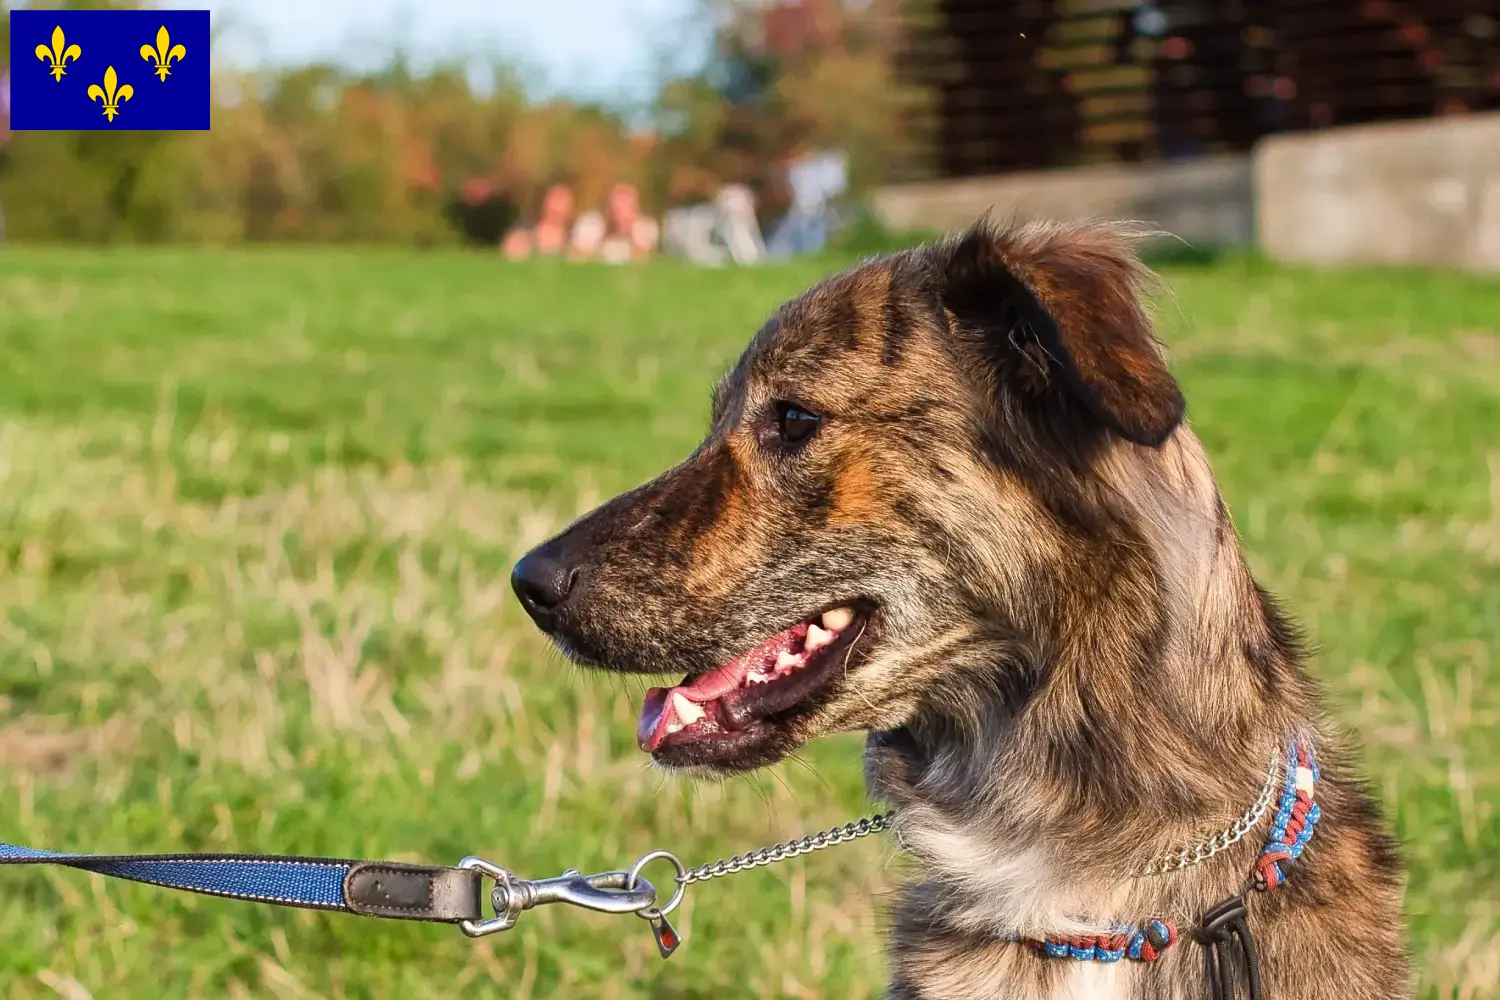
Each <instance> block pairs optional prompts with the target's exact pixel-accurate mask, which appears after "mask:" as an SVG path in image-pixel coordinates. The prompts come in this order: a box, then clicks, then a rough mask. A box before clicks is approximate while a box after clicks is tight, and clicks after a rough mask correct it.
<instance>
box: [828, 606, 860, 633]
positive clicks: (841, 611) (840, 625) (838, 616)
mask: <svg viewBox="0 0 1500 1000" xmlns="http://www.w3.org/2000/svg"><path fill="white" fill-rule="evenodd" d="M852 621H854V609H853V608H834V609H833V610H832V611H825V612H823V627H824V628H826V629H827V630H828V631H830V632H842V631H843V630H844V629H846V628H848V627H849V623H850V622H852Z"/></svg>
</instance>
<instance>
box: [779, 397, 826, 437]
mask: <svg viewBox="0 0 1500 1000" xmlns="http://www.w3.org/2000/svg"><path fill="white" fill-rule="evenodd" d="M822 419H823V418H822V417H819V416H818V415H817V414H816V413H809V412H808V411H807V410H804V409H803V408H802V407H800V406H798V405H796V404H795V403H777V404H776V433H777V434H778V435H779V436H780V437H781V440H783V441H785V442H787V443H788V444H795V443H797V442H798V441H805V440H807V439H808V438H809V437H812V434H813V432H814V431H816V430H817V429H818V424H819V423H821V422H822Z"/></svg>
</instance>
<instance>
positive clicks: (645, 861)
mask: <svg viewBox="0 0 1500 1000" xmlns="http://www.w3.org/2000/svg"><path fill="white" fill-rule="evenodd" d="M659 859H665V860H667V861H670V862H672V867H673V868H676V869H677V874H676V876H675V877H674V878H673V881H674V882H676V883H677V891H676V892H674V893H672V898H671V899H669V900H667V905H666V906H660V907H658V906H648V907H646V908H645V909H644V910H637V911H636V913H635V915H636V916H638V917H641V918H643V919H645V920H655V919H657V918H658V917H665V916H666V915H667V914H668V913H671V912H672V911H673V910H675V909H677V904H678V903H680V902H682V895H683V893H685V892H687V882H685V881H683V880H684V879H685V878H686V877H687V866H686V865H684V864H683V863H682V861H681V860H680V859H679V858H678V857H677V855H675V854H673V853H672V852H671V851H648V852H647V853H645V854H642V855H641V856H640V858H639V859H637V860H636V863H635V864H633V865H631V866H630V871H628V872H626V878H625V888H626V889H627V890H629V889H634V888H635V880H636V879H637V878H639V877H640V874H641V869H642V868H645V867H646V866H647V865H649V864H650V863H651V862H653V861H656V860H659Z"/></svg>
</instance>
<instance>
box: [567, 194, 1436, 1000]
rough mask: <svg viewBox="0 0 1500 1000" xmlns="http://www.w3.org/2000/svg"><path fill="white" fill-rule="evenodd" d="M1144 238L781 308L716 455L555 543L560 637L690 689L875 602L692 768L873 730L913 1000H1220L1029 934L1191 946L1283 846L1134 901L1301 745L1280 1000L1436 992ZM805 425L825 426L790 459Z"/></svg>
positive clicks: (1094, 239)
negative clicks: (1226, 473)
mask: <svg viewBox="0 0 1500 1000" xmlns="http://www.w3.org/2000/svg"><path fill="white" fill-rule="evenodd" d="M1132 235H1133V233H1132V232H1130V231H1129V230H1127V229H1124V228H1122V227H1118V226H1104V225H1071V226H1059V225H1035V224H1034V225H1028V226H1025V227H1019V228H1015V227H1011V228H1002V227H997V226H994V225H992V224H990V223H989V222H988V221H987V220H982V221H981V222H980V223H979V224H978V225H976V226H975V227H974V228H973V229H971V230H970V231H968V232H967V233H965V234H963V235H962V236H959V237H956V238H951V239H949V240H946V241H944V242H941V243H939V244H937V245H935V246H930V247H923V248H918V249H914V250H910V251H907V252H904V253H898V254H894V255H891V256H886V257H881V258H877V259H874V260H870V261H868V262H866V263H864V264H861V265H859V266H858V267H855V268H853V269H851V270H849V271H846V272H843V273H841V274H837V275H835V276H833V277H831V278H829V279H827V280H826V281H824V282H822V283H821V284H819V285H818V286H816V287H815V288H813V289H812V290H811V291H809V292H807V293H806V294H804V295H803V296H801V297H800V298H797V299H794V300H793V301H791V302H788V303H787V304H785V305H784V306H782V307H781V308H780V309H779V310H778V311H777V312H776V313H775V315H773V316H772V317H771V319H770V320H769V322H767V323H766V324H765V325H764V326H763V327H762V328H761V330H760V331H759V332H758V333H757V334H756V335H755V337H754V339H753V340H752V341H751V343H750V345H749V347H748V348H747V349H746V351H745V352H744V354H743V356H742V357H741V358H740V360H739V362H738V364H736V365H735V367H734V369H733V370H732V371H731V372H730V374H729V375H728V376H727V377H726V378H725V379H724V380H723V381H722V382H721V383H720V385H719V386H718V387H717V389H716V390H715V393H714V397H713V422H712V429H711V431H710V433H709V435H708V437H707V439H706V440H705V441H704V442H703V444H702V445H701V446H700V447H699V448H698V449H697V451H695V452H694V453H693V454H692V456H690V457H689V458H688V459H687V460H686V461H684V462H683V463H682V464H681V465H678V466H677V467H676V468H674V469H672V470H670V471H668V472H667V473H665V474H664V475H662V476H661V477H659V478H658V479H656V480H654V481H653V482H650V483H648V484H646V485H644V486H642V487H640V488H638V489H636V490H634V491H632V492H630V493H627V494H625V495H623V496H620V497H617V498H615V499H614V500H611V501H610V502H608V503H606V504H605V505H603V506H602V507H600V508H599V509H598V510H596V511H594V512H593V513H591V514H589V515H587V516H586V517H584V518H582V519H581V520H580V521H578V522H577V523H575V524H574V525H572V526H571V527H570V528H568V529H567V531H565V532H564V533H563V534H562V535H560V536H559V537H558V538H556V539H554V540H552V541H550V542H548V543H547V544H546V546H545V548H546V551H547V552H549V553H550V554H551V556H552V557H553V558H555V559H561V560H563V561H564V562H566V563H567V565H568V566H569V567H571V568H572V570H575V571H576V572H577V576H576V579H575V583H574V586H573V589H572V591H571V593H570V594H569V596H568V598H567V601H566V602H565V603H564V604H563V605H562V606H560V607H559V608H558V609H557V610H556V614H555V617H554V618H553V619H552V620H550V621H549V622H548V626H547V627H548V629H549V631H551V632H552V634H553V635H554V637H555V638H556V640H557V641H558V643H559V645H560V646H561V647H562V648H563V649H564V650H565V651H567V652H568V653H569V654H570V655H572V656H573V657H575V658H576V659H578V660H580V661H582V662H585V663H589V664H593V665H598V666H603V667H607V668H610V669H614V670H622V671H634V672H642V673H660V672H662V671H664V670H671V671H673V672H686V673H697V672H700V671H705V670H708V669H711V668H712V667H714V666H715V665H717V664H719V663H720V662H723V661H724V660H726V659H728V658H730V657H731V656H732V655H734V654H735V653H737V652H739V651H740V650H743V649H745V648H748V647H750V646H752V645H754V644H755V643H756V642H758V641H759V640H760V639H762V638H763V637H765V636H766V635H769V634H772V633H775V632H777V631H779V630H780V629H782V628H785V627H787V626H789V625H791V624H793V623H795V622H797V621H800V620H803V619H805V618H807V617H809V616H810V615H814V614H816V613H817V612H819V611H820V610H822V609H825V608H828V607H832V606H835V605H837V604H841V603H847V602H848V601H850V600H851V599H856V598H857V599H861V600H864V601H868V602H870V604H871V606H873V607H874V608H876V609H877V611H876V613H875V615H874V616H873V618H872V619H871V623H870V626H869V628H868V631H867V633H866V634H865V635H862V636H861V637H860V639H859V640H858V641H857V642H856V643H855V645H854V647H853V653H852V655H851V656H850V660H849V666H848V669H847V670H846V671H845V673H844V674H843V676H841V677H839V678H837V679H836V680H835V682H834V683H832V684H831V685H830V686H829V687H827V688H826V689H824V690H823V691H821V692H820V693H819V694H818V695H817V696H815V697H814V699H813V700H812V701H810V702H809V703H807V704H806V705H805V706H803V707H802V708H800V709H799V710H797V711H795V712H793V713H789V714H788V716H787V717H784V718H782V719H781V720H779V721H780V723H781V724H780V725H779V726H778V727H777V728H776V730H775V732H774V733H772V734H770V735H769V736H767V735H756V736H753V737H748V738H746V739H744V740H742V741H740V742H738V743H736V744H733V745H730V746H725V745H723V744H719V745H716V746H714V747H711V748H696V747H695V748H691V749H686V750H678V751H675V752H674V753H672V754H670V755H667V756H666V759H664V761H663V763H665V764H666V765H668V766H671V767H674V768H679V769H686V770H697V771H700V772H717V773H724V772H731V771H738V770H746V769H749V768H752V767H758V766H761V765H765V764H769V763H771V762H773V761H775V760H778V759H780V758H782V757H784V756H785V755H786V754H788V753H789V752H791V751H793V750H794V749H796V748H797V747H798V746H800V745H802V744H803V743H805V742H806V741H808V740H811V739H813V738H815V737H818V736H820V735H824V734H828V733H833V732H837V731H843V730H866V731H868V732H869V734H870V735H869V737H868V743H867V755H866V775H867V781H868V785H869V789H870V791H871V793H872V794H873V795H874V796H875V797H877V798H879V799H881V800H884V801H885V802H887V803H889V805H890V806H891V807H892V808H893V809H894V810H895V812H896V816H897V827H898V832H899V836H900V840H901V843H902V844H903V845H904V847H905V848H906V849H907V850H908V851H909V852H910V854H911V856H912V857H913V859H914V860H915V862H916V865H917V868H918V872H919V877H918V878H917V879H916V880H915V881H914V882H913V883H912V884H910V885H908V886H907V887H906V888H905V889H904V890H903V891H902V893H901V895H900V898H899V900H898V901H897V903H896V904H895V906H894V912H893V921H892V927H891V931H890V960H891V966H892V968H891V974H892V980H893V981H892V984H891V986H890V990H889V994H888V996H889V997H890V998H893V1000H896V998H899V1000H939V998H944V1000H947V998H952V1000H968V998H975V1000H977V998H980V997H984V998H1033V997H1035V998H1043V997H1046V998H1054V997H1121V998H1124V997H1129V998H1139V1000H1146V998H1151V1000H1155V998H1169V997H1171V998H1177V997H1182V998H1191V1000H1198V998H1204V997H1206V996H1207V995H1208V992H1207V985H1206V979H1205V974H1204V963H1203V958H1202V955H1201V953H1200V951H1199V949H1198V948H1197V947H1196V946H1195V945H1193V944H1192V942H1191V941H1190V940H1183V941H1182V942H1181V943H1179V944H1178V946H1177V947H1175V948H1173V949H1172V950H1171V951H1169V952H1168V953H1167V954H1166V955H1165V956H1164V957H1163V958H1161V959H1160V960H1159V961H1157V962H1155V963H1153V964H1151V965H1142V964H1140V963H1132V962H1120V963H1116V964H1113V965H1100V964H1097V963H1083V962H1077V961H1072V960H1059V959H1049V958H1045V957H1041V956H1039V955H1037V954H1035V953H1034V952H1032V951H1030V950H1029V949H1027V948H1025V947H1023V946H1020V945H1016V944H1012V943H1007V942H1005V941H1004V940H1003V938H1004V937H1005V936H1006V935H1008V934H1011V933H1014V932H1018V931H1019V932H1021V933H1023V934H1030V935H1044V934H1047V933H1049V932H1058V931H1066V930H1068V929H1070V928H1072V927H1074V926H1075V925H1074V924H1072V923H1071V922H1070V921H1072V920H1073V919H1074V918H1076V917H1077V916H1078V915H1087V916H1094V917H1100V918H1105V919H1119V918H1124V919H1131V920H1138V919H1140V918H1143V917H1145V916H1151V915H1162V916H1170V917H1174V918H1176V919H1178V920H1179V921H1180V922H1181V923H1183V924H1191V922H1192V921H1193V920H1194V919H1195V918H1196V917H1197V916H1198V915H1199V914H1201V913H1203V912H1204V911H1205V910H1206V909H1208V908H1209V907H1211V906H1213V905H1214V904H1216V903H1218V902H1220V901H1222V900H1223V899H1225V898H1226V897H1228V896H1230V895H1231V894H1233V893H1235V892H1237V891H1239V890H1240V889H1241V888H1242V887H1243V885H1244V881H1245V878H1246V875H1247V873H1248V872H1249V871H1250V868H1251V864H1252V861H1253V860H1254V857H1255V855H1256V853H1257V851H1258V849H1259V847H1260V844H1261V843H1262V842H1263V840H1264V837H1265V834H1266V829H1267V826H1268V823H1269V821H1268V820H1263V821H1262V822H1261V824H1260V825H1259V826H1258V827H1257V828H1256V829H1255V830H1254V831H1252V832H1251V834H1250V835H1249V836H1247V837H1246V838H1245V839H1244V840H1242V841H1241V842H1240V843H1239V844H1237V845H1236V846H1234V847H1233V848H1231V849H1230V850H1228V851H1225V852H1224V853H1223V854H1221V855H1219V856H1218V857H1215V858H1213V859H1212V860H1210V861H1208V862H1206V863H1204V864H1200V865H1197V866H1194V867H1190V868H1187V869H1185V870H1182V871H1179V872H1175V873H1170V874H1164V875H1157V876H1153V877H1134V876H1132V874H1131V873H1132V872H1133V871H1134V870H1136V869H1138V868H1139V867H1140V866H1141V865H1142V864H1144V863H1145V862H1146V861H1148V860H1149V859H1151V858H1152V857H1154V856H1157V855H1159V854H1161V853H1163V852H1165V851H1167V850H1169V849H1171V848H1173V847H1175V846H1177V845H1179V844H1182V843H1185V842H1192V841H1194V840H1195V839H1198V838H1202V837H1205V836H1207V835H1210V834H1212V833H1214V832H1216V831H1218V830H1220V829H1222V828H1224V827H1226V826H1228V825H1229V824H1230V823H1231V822H1232V821H1233V820H1234V819H1235V818H1236V817H1237V816H1238V815H1239V814H1240V813H1241V812H1243V811H1244V809H1245V808H1246V806H1247V805H1248V804H1249V803H1251V802H1252V801H1254V799H1255V798H1256V796H1257V794H1258V793H1259V790H1260V788H1261V786H1262V784H1263V782H1264V777H1265V772H1266V762H1267V758H1268V754H1269V753H1270V752H1271V750H1272V747H1273V746H1278V745H1281V743H1282V741H1283V740H1284V739H1285V738H1287V737H1288V736H1294V735H1303V736H1308V737H1310V738H1311V740H1312V742H1313V743H1314V744H1315V745H1316V748H1317V752H1318V755H1319V759H1320V764H1321V768H1322V780H1321V782H1320V783H1319V785H1318V787H1317V798H1318V800H1319V802H1320V803H1321V804H1322V809H1323V819H1322V822H1321V823H1320V824H1319V825H1318V827H1317V835H1316V836H1315V837H1314V838H1313V840H1312V842H1311V844H1310V846H1309V847H1308V848H1307V850H1306V853H1305V854H1304V855H1303V856H1302V858H1301V859H1300V860H1299V861H1298V862H1297V863H1296V864H1295V865H1293V866H1292V867H1291V870H1290V875H1289V878H1288V881H1287V883H1286V884H1285V885H1284V886H1283V887H1282V888H1281V889H1280V890H1279V891H1277V892H1274V893H1271V894H1259V893H1252V894H1251V898H1250V899H1249V904H1248V905H1249V909H1250V916H1249V922H1250V926H1251V928H1252V931H1253V933H1254V936H1255V939H1256V941H1257V942H1258V945H1259V952H1260V957H1261V962H1262V966H1261V967H1262V975H1263V977H1264V982H1265V987H1266V996H1268V997H1272V998H1277V1000H1282V998H1292V997H1297V998H1335V997H1336V998H1340V1000H1364V998H1387V997H1400V996H1409V995H1410V994H1411V983H1410V972H1409V959H1408V955H1407V948H1406V944H1405V935H1404V927H1403V922H1402V915H1401V890H1402V874H1401V868H1400V864H1399V861H1398V858H1397V856H1396V852H1395V850H1394V847H1393V843H1392V840H1391V838H1390V837H1389V836H1388V835H1387V834H1386V832H1385V830H1384V825H1383V822H1382V820H1381V817H1380V816H1379V815H1378V813H1377V810H1376V807H1375V805H1374V804H1373V802H1372V799H1371V797H1370V795H1369V793H1368V792H1367V791H1366V789H1365V786H1364V784H1363V783H1362V782H1361V780H1360V779H1359V778H1358V777H1357V775H1356V765H1355V755H1354V753H1353V751H1352V750H1351V749H1350V743H1349V740H1348V739H1347V738H1346V737H1345V736H1344V735H1343V734H1341V733H1340V732H1338V731H1337V730H1336V729H1335V728H1334V727H1333V726H1332V725H1331V724H1330V723H1329V722H1328V720H1327V719H1326V718H1325V717H1324V715H1323V714H1322V712H1321V710H1320V708H1319V706H1318V700H1319V698H1318V694H1317V692H1316V690H1315V688H1314V685H1313V683H1312V682H1311V681H1310V680H1309V678H1308V676H1307V674H1306V672H1305V671H1304V669H1303V667H1302V659H1303V653H1302V651H1301V648H1300V646H1299V643H1298V641H1297V637H1296V634H1295V632H1294V631H1293V629H1292V627H1291V626H1290V625H1289V624H1288V622H1287V619H1286V618H1285V617H1284V616H1283V614H1282V613H1281V612H1280V611H1279V610H1278V608H1277V606H1276V603H1275V601H1274V600H1273V599H1272V597H1271V596H1270V595H1269V594H1267V593H1266V592H1265V591H1264V590H1262V589H1261V588H1260V587H1259V586H1258V585H1257V584H1256V582H1255V581H1254V580H1253V579H1252V577H1251V574H1250V572H1249V570H1248V569H1247V568H1246V564H1245V560H1244V557H1243V555H1242V554H1241V551H1240V547H1239V543H1238V540H1237V538H1236V534H1235V531H1234V528H1233V526H1232V524H1231V522H1230V518H1229V514H1228V511H1227V510H1226V509H1225V506H1224V503H1223V501H1222V500H1221V499H1220V496H1219V492H1218V489H1217V487H1216V485H1215V483H1214V479H1213V476H1212V473H1211V472H1210V469H1209V465H1208V462H1207V460H1206V458H1205V457H1204V454H1203V450H1202V448H1201V447H1200V445H1199V442H1198V440H1197V438H1196V437H1195V436H1194V435H1193V433H1192V431H1191V430H1189V429H1188V427H1187V426H1186V425H1185V424H1184V423H1183V422H1182V418H1183V402H1182V397H1181V395H1180V393H1179V390H1178V387H1177V383H1176V382H1175V381H1174V380H1173V378H1172V376H1171V375H1170V373H1169V372H1168V370H1167V368H1166V366H1165V364H1164V363H1163V361H1162V358H1161V354H1160V350H1159V347H1158V344H1157V340H1156V336H1155V334H1154V331H1153V329H1152V325H1151V322H1150V319H1149V317H1148V315H1147V312H1146V311H1145V309H1144V307H1143V305H1142V292H1143V290H1144V289H1145V287H1146V286H1147V284H1148V278H1149V275H1148V273H1147V272H1146V271H1145V269H1144V268H1143V267H1142V266H1141V265H1140V264H1139V263H1138V261H1137V259H1136V257H1135V256H1134V255H1133V253H1132V251H1131V237H1132ZM777 400H790V401H794V402H797V403H799V404H801V405H803V406H805V407H807V408H809V409H810V410H812V411H814V412H817V413H819V414H822V415H823V417H824V420H823V424H822V426H821V428H820V430H819V431H818V432H817V433H816V434H815V435H814V436H813V437H812V438H811V439H810V440H809V441H807V442H806V443H805V444H802V445H800V446H787V445H786V444H785V443H784V442H782V441H781V440H779V438H777V436H776V434H775V432H774V416H773V413H774V409H773V403H774V401H777Z"/></svg>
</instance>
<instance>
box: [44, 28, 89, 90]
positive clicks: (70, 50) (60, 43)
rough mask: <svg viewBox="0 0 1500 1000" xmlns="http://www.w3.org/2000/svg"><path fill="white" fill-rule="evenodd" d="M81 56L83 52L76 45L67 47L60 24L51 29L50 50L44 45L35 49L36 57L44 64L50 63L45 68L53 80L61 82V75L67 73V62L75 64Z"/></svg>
mask: <svg viewBox="0 0 1500 1000" xmlns="http://www.w3.org/2000/svg"><path fill="white" fill-rule="evenodd" d="M81 55H83V50H82V49H80V48H79V47H78V46H77V45H69V44H68V40H67V39H66V38H64V37H63V30H62V25H60V24H59V25H58V26H57V27H55V28H53V29H52V48H50V49H49V48H47V46H45V45H38V46H37V47H36V57H37V58H38V59H40V60H41V61H42V62H44V63H51V65H50V66H48V67H47V72H49V73H51V74H52V79H54V80H61V79H62V78H63V74H64V73H66V72H67V71H68V69H67V66H68V62H69V60H71V61H73V62H77V61H78V57H79V56H81Z"/></svg>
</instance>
